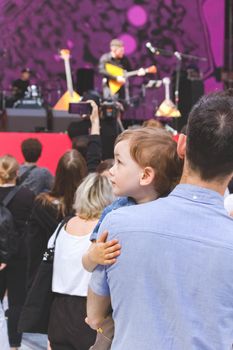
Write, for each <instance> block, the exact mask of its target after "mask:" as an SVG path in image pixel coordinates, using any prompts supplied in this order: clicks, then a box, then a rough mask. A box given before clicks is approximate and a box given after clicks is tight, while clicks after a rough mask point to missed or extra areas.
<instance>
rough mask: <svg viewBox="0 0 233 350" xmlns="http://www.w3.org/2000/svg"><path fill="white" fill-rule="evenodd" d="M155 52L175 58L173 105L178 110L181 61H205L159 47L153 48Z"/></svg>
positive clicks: (204, 59) (204, 58)
mask: <svg viewBox="0 0 233 350" xmlns="http://www.w3.org/2000/svg"><path fill="white" fill-rule="evenodd" d="M154 50H155V52H154V55H156V56H158V55H163V56H167V57H173V56H175V58H176V80H175V92H174V96H175V105H176V107H177V109H178V104H179V100H180V97H179V85H180V72H181V66H182V59H183V58H187V59H190V60H197V61H207V58H206V57H200V56H194V55H189V54H185V53H182V52H179V51H170V50H164V49H161V48H159V47H156V48H154ZM177 128H178V126H177V120H176V129H177Z"/></svg>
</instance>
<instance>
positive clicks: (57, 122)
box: [52, 109, 82, 132]
mask: <svg viewBox="0 0 233 350" xmlns="http://www.w3.org/2000/svg"><path fill="white" fill-rule="evenodd" d="M80 120H82V118H80V117H79V116H77V114H70V113H68V112H66V111H56V110H54V109H53V110H52V130H53V131H55V132H65V131H66V130H67V129H68V126H69V125H70V123H72V122H77V121H80Z"/></svg>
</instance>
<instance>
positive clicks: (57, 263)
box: [48, 173, 114, 350]
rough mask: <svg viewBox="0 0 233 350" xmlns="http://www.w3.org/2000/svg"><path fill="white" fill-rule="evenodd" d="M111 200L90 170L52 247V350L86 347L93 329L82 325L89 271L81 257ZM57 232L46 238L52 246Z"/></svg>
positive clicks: (103, 179)
mask: <svg viewBox="0 0 233 350" xmlns="http://www.w3.org/2000/svg"><path fill="white" fill-rule="evenodd" d="M113 200H114V196H113V193H112V186H111V183H110V181H109V180H108V178H107V177H105V176H102V175H99V174H96V173H92V174H90V175H88V176H87V177H86V178H85V179H84V180H83V182H82V183H81V185H80V186H79V187H78V189H77V191H76V196H75V203H74V209H75V213H76V215H75V216H74V217H73V218H71V219H70V220H69V221H68V223H67V224H66V225H65V227H63V228H62V229H61V231H60V233H59V235H58V238H57V240H56V246H55V256H54V269H53V283H52V290H53V292H54V293H55V299H54V302H53V305H52V308H51V314H50V321H49V330H48V337H49V340H50V344H51V348H52V350H88V349H89V347H90V346H91V345H92V344H93V343H94V340H95V332H93V330H91V329H90V328H89V326H88V325H86V324H85V316H86V296H87V288H88V283H89V279H90V275H91V274H90V273H89V272H87V271H86V270H84V268H83V266H82V256H83V254H84V253H85V252H86V250H87V249H88V247H89V246H90V235H91V232H92V231H93V229H94V227H95V225H96V224H97V222H98V220H99V217H100V215H101V212H102V210H103V209H104V208H105V207H106V206H107V205H109V204H110V203H111V202H112V201H113ZM55 236H56V231H55V233H54V234H53V236H52V237H51V238H50V240H49V245H48V246H49V247H51V246H52V245H53V242H54V239H55Z"/></svg>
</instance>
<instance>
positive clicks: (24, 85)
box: [6, 68, 31, 107]
mask: <svg viewBox="0 0 233 350" xmlns="http://www.w3.org/2000/svg"><path fill="white" fill-rule="evenodd" d="M30 75H31V71H30V69H29V68H24V69H22V71H21V75H20V78H19V79H16V80H14V81H13V82H12V84H11V86H12V94H11V96H10V97H8V98H7V100H6V107H14V104H15V102H17V101H18V100H20V99H22V98H24V96H25V92H26V91H27V89H28V87H29V86H30Z"/></svg>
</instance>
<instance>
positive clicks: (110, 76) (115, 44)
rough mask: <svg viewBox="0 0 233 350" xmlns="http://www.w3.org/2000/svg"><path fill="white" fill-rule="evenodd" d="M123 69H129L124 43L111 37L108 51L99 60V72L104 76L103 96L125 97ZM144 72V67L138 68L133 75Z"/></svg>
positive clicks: (139, 74)
mask: <svg viewBox="0 0 233 350" xmlns="http://www.w3.org/2000/svg"><path fill="white" fill-rule="evenodd" d="M124 71H126V72H130V71H131V65H130V62H129V60H128V58H127V57H126V56H125V48H124V43H123V41H121V40H119V39H113V40H112V41H111V42H110V52H108V53H105V54H103V55H102V56H101V58H100V60H99V73H100V74H101V75H102V76H103V77H104V78H105V79H103V81H104V84H103V95H104V98H113V99H119V100H124V99H125V87H124V85H125V83H126V79H127V78H126V77H125V76H124V74H122V72H124ZM118 73H119V75H118ZM145 74H146V71H145V69H144V68H140V69H139V70H138V71H137V74H135V75H138V76H143V75H145ZM111 83H112V86H113V88H112V87H111ZM114 87H115V88H114Z"/></svg>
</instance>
